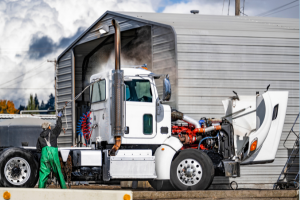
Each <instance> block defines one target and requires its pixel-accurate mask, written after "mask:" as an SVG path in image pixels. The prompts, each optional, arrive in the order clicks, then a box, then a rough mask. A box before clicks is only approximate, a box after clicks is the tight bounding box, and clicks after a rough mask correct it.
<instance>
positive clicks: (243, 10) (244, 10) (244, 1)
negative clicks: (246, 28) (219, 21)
mask: <svg viewBox="0 0 300 200" xmlns="http://www.w3.org/2000/svg"><path fill="white" fill-rule="evenodd" d="M245 1H246V0H244V3H243V14H244V15H245ZM246 16H248V15H246Z"/></svg>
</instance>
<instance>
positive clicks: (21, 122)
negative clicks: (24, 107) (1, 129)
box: [0, 117, 47, 130]
mask: <svg viewBox="0 0 300 200" xmlns="http://www.w3.org/2000/svg"><path fill="white" fill-rule="evenodd" d="M44 122H47V121H46V120H42V119H38V118H31V117H27V118H25V117H24V118H15V119H8V120H4V121H2V122H0V126H38V127H41V130H42V124H43V123H44Z"/></svg>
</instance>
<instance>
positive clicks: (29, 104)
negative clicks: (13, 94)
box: [27, 94, 39, 110]
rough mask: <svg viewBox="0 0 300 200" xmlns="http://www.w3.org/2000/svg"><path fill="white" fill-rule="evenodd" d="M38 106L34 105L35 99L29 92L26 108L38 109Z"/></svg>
mask: <svg viewBox="0 0 300 200" xmlns="http://www.w3.org/2000/svg"><path fill="white" fill-rule="evenodd" d="M38 109H39V107H38V106H37V105H35V100H34V98H33V95H32V94H30V96H29V99H28V105H27V110H38Z"/></svg>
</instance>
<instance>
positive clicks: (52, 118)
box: [0, 114, 56, 120]
mask: <svg viewBox="0 0 300 200" xmlns="http://www.w3.org/2000/svg"><path fill="white" fill-rule="evenodd" d="M24 117H25V118H40V119H51V120H55V119H56V115H40V114H32V115H30V114H25V115H24V114H23V115H20V114H0V119H15V118H24Z"/></svg>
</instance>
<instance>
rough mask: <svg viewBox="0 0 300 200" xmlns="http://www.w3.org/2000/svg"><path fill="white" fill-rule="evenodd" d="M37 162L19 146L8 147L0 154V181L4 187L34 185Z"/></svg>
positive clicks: (36, 177)
mask: <svg viewBox="0 0 300 200" xmlns="http://www.w3.org/2000/svg"><path fill="white" fill-rule="evenodd" d="M37 180H38V163H37V161H36V160H35V159H34V157H33V155H32V154H31V153H30V152H28V151H26V150H25V149H20V148H9V149H7V150H6V151H4V152H3V153H2V154H1V156H0V183H1V184H2V185H3V186H4V187H24V188H29V187H34V186H35V185H36V183H37Z"/></svg>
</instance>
